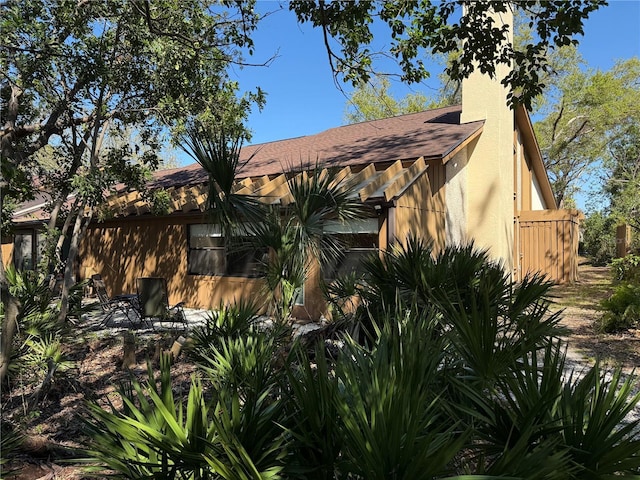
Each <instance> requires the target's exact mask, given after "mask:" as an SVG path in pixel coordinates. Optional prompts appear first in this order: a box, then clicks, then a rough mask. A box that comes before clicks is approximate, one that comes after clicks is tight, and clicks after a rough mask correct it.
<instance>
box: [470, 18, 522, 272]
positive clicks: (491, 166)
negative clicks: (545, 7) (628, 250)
mask: <svg viewBox="0 0 640 480" xmlns="http://www.w3.org/2000/svg"><path fill="white" fill-rule="evenodd" d="M492 16H493V18H494V20H495V22H496V24H497V25H498V26H501V25H505V24H506V25H511V26H513V13H512V12H511V11H510V10H509V11H508V13H495V12H494V13H493V15H492ZM508 41H509V42H513V31H512V29H510V31H509V40H508ZM510 69H511V66H510V65H503V64H502V65H497V66H496V76H495V77H494V78H491V77H489V75H486V74H482V73H480V71H479V70H478V69H476V70H475V71H474V72H473V73H472V74H471V75H470V76H469V78H467V79H465V80H463V82H462V115H461V119H460V121H461V122H462V123H466V122H473V121H477V120H484V122H485V123H484V128H483V131H482V134H481V135H480V138H479V139H478V141H477V143H476V144H475V145H471V146H470V147H469V151H468V159H469V160H468V164H467V172H466V175H465V177H466V183H467V189H466V192H467V198H466V201H465V203H466V207H467V214H466V215H465V217H466V225H467V237H468V238H473V239H474V240H475V243H476V246H478V247H481V248H488V249H489V251H490V254H491V256H492V257H493V258H495V259H499V260H501V261H503V262H504V266H505V267H506V268H508V269H509V271H511V270H512V268H513V241H514V223H513V222H514V217H513V211H514V210H513V205H514V203H513V202H514V200H513V198H514V197H513V195H514V191H513V185H514V166H513V139H514V129H515V125H514V115H513V111H512V110H511V109H510V108H509V107H508V106H507V93H508V90H507V88H506V87H505V86H504V85H502V84H501V80H502V79H503V78H505V77H506V76H507V74H508V73H509V71H510Z"/></svg>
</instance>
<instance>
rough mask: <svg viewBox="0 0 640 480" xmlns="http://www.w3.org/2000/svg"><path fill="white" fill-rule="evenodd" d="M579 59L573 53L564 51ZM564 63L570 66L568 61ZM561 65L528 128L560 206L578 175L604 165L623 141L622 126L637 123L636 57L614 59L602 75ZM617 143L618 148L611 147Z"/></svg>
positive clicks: (639, 66) (639, 75)
mask: <svg viewBox="0 0 640 480" xmlns="http://www.w3.org/2000/svg"><path fill="white" fill-rule="evenodd" d="M569 55H572V56H574V58H577V59H579V55H578V54H577V52H575V51H574V52H573V53H569ZM568 64H569V65H570V63H568ZM568 64H565V66H564V67H563V68H565V70H564V71H563V72H561V73H560V74H559V75H558V76H557V77H556V80H555V83H556V87H555V88H554V89H553V91H551V92H549V95H548V99H547V100H546V105H545V106H544V107H543V109H542V112H543V114H544V115H545V117H544V119H543V120H541V121H539V122H536V123H535V125H534V128H535V131H536V136H537V138H538V141H539V143H540V149H541V151H542V156H543V159H544V161H545V165H546V166H547V171H548V172H549V176H550V180H551V184H552V187H553V190H554V193H555V195H556V200H557V202H558V204H559V205H560V206H562V205H564V204H565V203H566V201H567V199H569V198H571V197H572V196H573V194H574V193H575V192H576V190H577V189H579V183H580V181H581V180H582V178H583V177H584V175H585V174H586V173H588V172H590V171H591V170H592V169H593V168H594V167H595V166H602V164H601V163H599V162H602V161H604V162H605V163H604V165H605V166H606V165H608V164H610V163H611V162H610V161H609V160H607V159H608V157H609V155H611V154H612V152H613V151H614V150H616V151H618V152H621V150H620V142H624V141H625V140H624V139H625V138H628V137H627V136H626V134H625V133H624V128H622V127H623V126H625V125H634V124H638V123H639V122H640V89H638V85H640V59H638V58H637V57H636V58H631V59H629V60H625V61H619V62H618V63H616V65H615V66H614V67H613V68H612V69H611V70H609V71H607V72H602V71H599V70H598V71H592V70H586V71H583V70H581V69H580V68H578V67H577V66H574V67H570V66H568ZM615 145H618V146H615Z"/></svg>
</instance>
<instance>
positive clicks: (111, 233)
mask: <svg viewBox="0 0 640 480" xmlns="http://www.w3.org/2000/svg"><path fill="white" fill-rule="evenodd" d="M200 222H202V219H195V218H193V217H192V218H191V219H188V218H182V219H180V218H149V219H141V218H139V217H138V218H136V219H135V220H134V221H129V220H123V221H121V222H118V223H116V222H105V223H103V224H96V225H92V226H90V227H89V229H88V230H87V234H86V236H85V237H84V238H83V241H82V244H81V251H80V254H81V268H80V272H81V276H83V277H85V278H86V277H89V276H90V275H91V274H93V273H99V274H101V275H102V277H103V278H104V280H105V283H106V284H107V288H108V289H109V294H110V295H115V294H119V293H130V292H135V291H136V278H138V277H147V276H150V277H153V276H157V277H164V278H166V279H167V283H168V289H169V302H170V303H171V304H174V303H177V302H179V301H184V302H185V304H186V306H188V307H192V308H216V307H218V306H219V305H220V304H221V303H224V302H228V301H231V300H232V299H234V298H236V299H240V298H248V299H253V300H255V299H256V298H258V296H259V290H260V287H261V285H262V282H261V281H260V280H259V279H251V278H234V277H219V276H205V275H188V273H187V224H188V223H200Z"/></svg>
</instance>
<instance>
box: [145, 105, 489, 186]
mask: <svg viewBox="0 0 640 480" xmlns="http://www.w3.org/2000/svg"><path fill="white" fill-rule="evenodd" d="M461 111H462V107H461V106H459V105H456V106H452V107H444V108H438V109H435V110H427V111H424V112H419V113H412V114H408V115H400V116H397V117H391V118H385V119H382V120H372V121H369V122H361V123H355V124H352V125H345V126H341V127H335V128H330V129H329V130H325V131H323V132H320V133H317V134H315V135H308V136H304V137H297V138H290V139H286V140H278V141H274V142H268V143H261V144H257V145H249V146H246V147H243V148H242V151H241V154H240V161H241V164H243V166H242V168H241V169H240V171H239V175H238V178H239V179H242V178H248V177H258V176H264V175H278V174H281V173H283V172H290V171H300V170H309V169H311V168H313V167H314V166H315V165H316V163H317V164H320V165H322V166H323V167H346V166H354V165H366V164H370V163H389V162H394V161H396V160H415V159H417V158H419V157H424V158H425V160H432V159H442V160H443V161H446V160H447V159H448V156H449V155H451V154H452V152H455V151H456V149H457V148H458V147H459V146H460V145H462V144H464V143H465V142H466V141H467V140H469V139H470V138H471V137H473V136H475V135H476V134H478V133H479V132H480V131H481V130H482V126H483V124H484V122H481V121H480V122H470V123H466V124H460V113H461ZM245 162H246V163H245ZM206 181H207V175H206V173H205V172H204V171H203V170H202V168H201V167H200V165H198V164H197V163H194V164H191V165H188V166H186V167H182V168H176V169H171V170H163V171H159V172H156V175H155V178H154V181H153V186H157V187H165V188H167V187H171V186H173V187H179V186H185V185H195V184H198V183H203V182H206Z"/></svg>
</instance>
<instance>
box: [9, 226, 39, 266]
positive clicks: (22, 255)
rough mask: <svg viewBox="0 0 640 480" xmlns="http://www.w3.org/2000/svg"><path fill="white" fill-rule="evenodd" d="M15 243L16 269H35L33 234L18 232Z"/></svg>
mask: <svg viewBox="0 0 640 480" xmlns="http://www.w3.org/2000/svg"><path fill="white" fill-rule="evenodd" d="M13 245H14V248H13V264H14V265H15V267H16V270H33V268H34V259H33V234H31V233H24V234H23V233H18V234H16V235H15V237H14V241H13Z"/></svg>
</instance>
